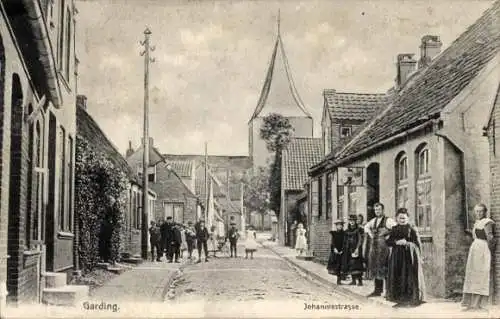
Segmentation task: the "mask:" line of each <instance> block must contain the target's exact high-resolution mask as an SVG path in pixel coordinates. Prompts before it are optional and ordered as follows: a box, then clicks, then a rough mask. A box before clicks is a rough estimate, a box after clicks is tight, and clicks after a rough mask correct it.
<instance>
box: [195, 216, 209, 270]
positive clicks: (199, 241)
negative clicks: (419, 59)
mask: <svg viewBox="0 0 500 319" xmlns="http://www.w3.org/2000/svg"><path fill="white" fill-rule="evenodd" d="M195 228H196V248H197V249H198V261H197V262H198V263H200V262H201V250H202V248H203V249H204V250H205V261H206V262H208V247H207V241H208V237H209V236H210V234H209V233H208V229H207V227H206V226H205V221H204V220H203V219H202V220H200V221H199V222H198V224H197V225H196V227H195Z"/></svg>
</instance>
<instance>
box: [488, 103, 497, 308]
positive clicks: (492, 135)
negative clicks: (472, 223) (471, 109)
mask: <svg viewBox="0 0 500 319" xmlns="http://www.w3.org/2000/svg"><path fill="white" fill-rule="evenodd" d="M496 101H497V104H496V105H495V108H494V110H493V114H492V118H491V122H490V128H489V132H488V133H489V134H488V135H489V147H490V170H491V171H490V172H491V203H490V216H491V218H492V219H493V220H494V221H496V223H497V224H496V227H495V240H496V247H495V252H494V254H493V260H494V270H493V273H494V300H495V303H496V304H499V303H500V226H499V224H498V223H499V221H500V138H498V136H496V135H497V134H498V132H500V105H499V103H500V101H499V100H498V98H497V100H496Z"/></svg>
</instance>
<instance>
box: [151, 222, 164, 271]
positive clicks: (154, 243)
mask: <svg viewBox="0 0 500 319" xmlns="http://www.w3.org/2000/svg"><path fill="white" fill-rule="evenodd" d="M160 241H161V235H160V230H159V229H158V227H157V226H156V223H155V222H154V221H151V226H150V227H149V244H150V245H151V261H155V250H156V261H160V257H161V256H160Z"/></svg>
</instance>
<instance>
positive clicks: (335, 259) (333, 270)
mask: <svg viewBox="0 0 500 319" xmlns="http://www.w3.org/2000/svg"><path fill="white" fill-rule="evenodd" d="M342 255H343V254H336V253H334V252H333V251H332V252H330V258H328V265H327V266H326V269H327V270H328V273H329V274H331V275H337V276H338V275H340V274H342V265H343V258H342V257H343V256H342Z"/></svg>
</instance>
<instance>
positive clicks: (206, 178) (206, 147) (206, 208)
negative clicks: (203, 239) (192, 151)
mask: <svg viewBox="0 0 500 319" xmlns="http://www.w3.org/2000/svg"><path fill="white" fill-rule="evenodd" d="M207 149H208V143H207V142H205V224H206V225H208V201H209V198H208V197H209V194H208V150H207Z"/></svg>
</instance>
